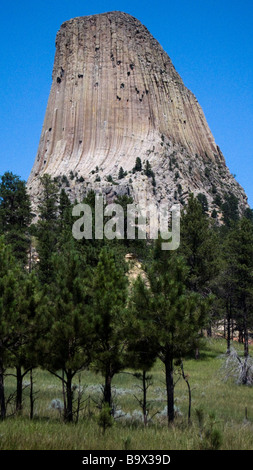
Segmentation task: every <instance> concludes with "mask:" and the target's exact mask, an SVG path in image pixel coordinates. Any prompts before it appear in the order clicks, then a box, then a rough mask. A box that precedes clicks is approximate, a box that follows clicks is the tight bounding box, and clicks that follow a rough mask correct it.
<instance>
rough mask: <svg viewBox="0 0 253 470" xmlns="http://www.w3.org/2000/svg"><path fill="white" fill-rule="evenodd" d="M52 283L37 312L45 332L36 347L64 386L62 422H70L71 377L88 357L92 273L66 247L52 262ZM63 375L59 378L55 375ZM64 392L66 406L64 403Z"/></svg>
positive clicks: (45, 366)
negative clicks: (63, 419) (60, 372)
mask: <svg viewBox="0 0 253 470" xmlns="http://www.w3.org/2000/svg"><path fill="white" fill-rule="evenodd" d="M52 262H53V268H54V271H53V273H54V280H53V282H52V284H51V287H50V290H49V291H48V298H47V300H46V302H44V303H43V305H42V306H41V308H40V312H39V316H40V322H41V324H44V327H45V329H46V331H45V333H44V335H43V338H41V340H40V343H39V348H40V353H41V354H40V361H41V365H42V366H43V367H44V368H47V369H48V370H49V371H50V372H52V373H53V374H54V375H56V377H58V378H59V379H60V380H61V381H62V384H63V390H64V403H66V404H65V410H64V411H65V413H64V414H65V420H66V421H68V422H70V421H73V414H74V412H73V390H72V381H73V378H74V376H75V375H76V374H77V373H78V372H79V371H81V370H83V369H84V368H85V367H87V366H88V364H89V361H90V353H91V349H92V348H91V332H90V325H91V318H90V306H89V303H90V300H89V299H90V292H89V284H90V283H91V281H90V280H91V273H90V270H89V269H88V268H87V267H86V262H85V259H84V257H82V256H81V255H80V253H78V252H77V250H76V249H75V248H74V246H73V243H69V245H66V246H65V247H64V249H63V251H62V252H61V253H59V254H55V255H54V256H53V259H52ZM59 370H61V371H62V375H59V373H58V371H59ZM65 391H66V398H67V399H66V402H65Z"/></svg>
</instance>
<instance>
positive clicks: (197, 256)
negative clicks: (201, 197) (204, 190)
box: [179, 195, 219, 295]
mask: <svg viewBox="0 0 253 470" xmlns="http://www.w3.org/2000/svg"><path fill="white" fill-rule="evenodd" d="M209 224H210V221H209V219H208V218H207V216H206V215H205V214H204V213H203V210H202V205H201V203H200V202H199V201H198V199H196V198H194V196H193V195H190V197H189V200H188V204H187V207H186V209H185V211H184V212H183V214H182V217H181V233H180V239H181V245H180V249H179V251H180V253H181V254H182V255H183V256H184V258H185V260H186V264H187V266H188V267H189V279H188V282H189V284H188V287H189V289H190V290H192V291H194V292H199V293H201V294H202V295H206V294H208V293H210V282H211V280H212V279H213V278H214V277H215V276H216V275H217V273H218V256H219V249H218V245H219V242H218V238H217V235H216V232H215V231H214V229H212V228H211V227H210V225H209Z"/></svg>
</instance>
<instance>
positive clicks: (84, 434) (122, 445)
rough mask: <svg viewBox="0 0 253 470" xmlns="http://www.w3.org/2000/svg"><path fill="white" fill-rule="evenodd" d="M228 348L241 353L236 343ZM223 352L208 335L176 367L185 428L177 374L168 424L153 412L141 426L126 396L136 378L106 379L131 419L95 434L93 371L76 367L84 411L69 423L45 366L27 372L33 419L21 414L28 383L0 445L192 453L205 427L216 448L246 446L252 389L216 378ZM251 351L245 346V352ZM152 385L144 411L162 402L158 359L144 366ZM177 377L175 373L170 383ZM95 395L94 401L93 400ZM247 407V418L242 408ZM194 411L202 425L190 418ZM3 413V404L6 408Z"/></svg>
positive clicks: (9, 381) (204, 442)
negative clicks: (180, 369) (195, 353)
mask: <svg viewBox="0 0 253 470" xmlns="http://www.w3.org/2000/svg"><path fill="white" fill-rule="evenodd" d="M236 347H237V348H238V349H239V350H241V351H242V348H241V346H240V345H238V344H236ZM225 351H226V343H225V341H224V340H223V339H208V340H207V343H206V347H205V349H203V350H202V351H201V354H200V359H199V360H195V359H187V360H185V361H184V371H185V373H186V374H187V375H188V379H189V382H190V386H191V392H192V423H191V425H188V421H187V412H188V391H187V386H186V383H185V382H184V380H183V379H182V378H180V379H179V380H178V382H177V383H176V387H175V405H176V409H177V410H178V414H177V416H176V419H175V422H174V424H173V425H171V426H170V427H169V428H168V426H167V421H166V417H163V416H161V415H158V414H157V415H156V416H155V417H154V418H153V420H152V422H151V423H149V425H148V426H147V427H146V428H144V426H143V423H142V421H140V420H138V413H139V412H140V408H139V405H138V402H137V400H136V399H135V398H134V395H140V391H139V389H138V385H139V383H138V380H137V379H136V378H134V377H133V376H132V375H131V374H130V373H128V372H129V371H125V373H121V374H118V375H117V376H116V377H115V378H114V381H113V388H114V400H115V403H116V408H117V409H118V410H122V411H123V412H125V413H128V416H129V414H131V415H132V416H135V415H136V416H137V418H136V419H134V418H132V419H116V420H115V423H114V425H113V426H112V427H111V428H109V429H107V430H106V432H105V434H103V432H102V429H101V428H100V427H99V425H98V420H97V416H98V409H97V407H96V403H95V402H96V400H97V401H99V399H100V395H101V392H100V384H101V383H103V380H102V378H101V377H100V376H99V375H95V374H94V373H93V372H92V371H84V372H83V373H82V375H81V385H82V386H83V387H84V398H88V397H90V399H89V400H88V399H87V401H86V402H85V408H84V410H83V411H82V412H81V413H80V418H79V421H78V423H77V424H74V423H71V424H64V423H63V421H62V416H61V415H60V413H59V411H58V410H56V409H52V408H51V407H50V404H51V402H52V400H54V399H60V400H62V395H61V383H60V381H59V380H57V378H55V377H54V376H52V375H51V374H49V373H48V372H46V371H42V370H36V371H35V372H34V380H35V384H34V387H35V391H36V392H37V394H36V402H35V416H34V419H33V420H32V421H31V420H30V419H29V398H28V394H29V387H28V388H27V389H26V390H25V391H24V407H23V411H22V415H19V416H16V415H14V416H12V417H9V418H7V419H6V420H5V421H4V422H2V423H0V449H1V450H20V449H22V450H122V449H123V450H195V449H196V450H198V449H201V448H203V447H204V448H212V445H213V444H212V442H211V438H210V435H211V434H210V432H211V431H212V430H213V429H215V430H216V431H217V432H218V435H219V436H220V439H221V440H219V445H218V447H219V448H220V449H221V450H252V449H253V400H252V391H253V390H252V387H247V386H239V385H236V384H235V383H234V382H233V381H232V380H229V381H227V382H225V381H224V380H223V378H222V376H221V372H220V370H221V365H222V362H223V359H222V356H223V355H224V353H225ZM251 352H252V351H251ZM151 374H152V376H153V385H152V386H151V387H150V389H149V390H148V399H149V401H150V406H151V411H150V414H151V415H152V414H153V413H156V412H157V411H162V410H163V409H164V407H165V405H166V393H165V384H164V372H163V365H162V364H161V363H159V362H157V363H156V365H155V367H154V368H153V370H152V371H151ZM177 378H179V376H177V375H175V380H177ZM14 389H15V381H14V379H13V378H12V377H11V376H10V377H7V378H6V392H7V393H6V394H7V395H8V394H9V393H11V392H13V390H14ZM94 400H95V401H94ZM246 408H247V419H246V416H245V409H246ZM196 410H201V413H202V417H203V423H202V426H200V423H199V421H198V418H197V413H196ZM8 412H9V413H10V414H11V412H12V409H11V406H9V408H8Z"/></svg>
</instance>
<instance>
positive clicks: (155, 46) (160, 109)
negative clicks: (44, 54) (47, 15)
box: [28, 12, 247, 211]
mask: <svg viewBox="0 0 253 470" xmlns="http://www.w3.org/2000/svg"><path fill="white" fill-rule="evenodd" d="M137 157H139V158H140V159H141V162H142V168H145V164H146V162H147V160H148V162H149V164H150V165H151V168H152V173H153V179H151V178H150V177H149V176H148V175H147V174H145V171H138V172H133V171H132V170H133V167H134V165H135V162H136V158H137ZM120 168H121V176H120V178H119V170H120ZM122 170H123V171H122ZM44 173H48V174H50V175H52V177H53V178H56V180H57V181H59V182H60V183H61V184H62V185H63V187H64V188H65V190H66V191H67V192H68V193H69V195H70V198H72V199H73V200H74V199H76V198H77V199H79V200H81V199H82V197H84V196H85V194H86V193H87V191H89V190H90V189H94V190H95V191H102V192H103V193H104V194H105V195H106V197H107V198H108V199H110V198H112V199H113V197H114V196H115V195H117V194H125V193H126V194H129V195H132V196H133V197H134V198H135V199H136V200H137V201H139V200H141V199H145V200H150V199H153V200H156V201H157V202H161V201H166V200H168V201H170V202H171V203H172V202H174V201H180V202H181V203H182V204H183V203H184V202H185V201H186V200H187V197H188V195H189V193H191V192H193V193H194V194H195V195H197V194H199V193H201V194H204V195H205V196H206V198H207V200H208V203H209V207H210V209H211V208H216V209H217V210H218V211H219V207H218V206H217V204H216V202H215V201H216V199H215V197H217V194H218V195H219V197H220V199H221V200H222V199H223V198H224V197H225V196H226V194H231V193H232V194H233V195H235V196H236V198H237V199H238V203H239V207H240V208H241V209H242V208H243V207H246V206H247V197H246V195H245V193H244V191H243V189H242V188H241V187H240V185H239V184H238V183H237V182H236V181H235V179H234V177H233V176H232V175H231V174H230V172H229V170H228V168H227V167H226V164H225V160H224V157H223V155H222V152H221V150H220V149H219V147H218V146H217V145H216V143H215V139H214V137H213V135H212V133H211V130H210V129H209V127H208V124H207V122H206V119H205V116H204V113H203V111H202V109H201V107H200V105H199V104H198V101H197V99H196V97H195V96H194V95H193V93H192V92H191V91H189V90H188V89H187V88H186V87H185V85H184V84H183V81H182V79H181V78H180V76H179V74H178V73H177V72H176V70H175V68H174V66H173V64H172V63H171V60H170V58H169V57H168V55H167V53H166V52H165V51H164V50H163V48H162V47H161V45H160V44H159V43H158V42H157V40H156V39H154V37H153V36H152V35H151V34H150V33H149V31H148V30H147V28H146V27H145V26H143V25H142V24H141V23H140V21H138V20H137V19H135V18H133V17H132V16H130V15H128V14H126V13H121V12H109V13H103V14H99V15H93V16H87V17H78V18H74V19H71V20H69V21H66V22H65V23H63V24H62V26H61V28H60V30H59V32H58V33H57V37H56V52H55V61H54V67H53V75H52V87H51V91H50V96H49V100H48V104H47V109H46V115H45V119H44V124H43V128H42V132H41V138H40V142H39V147H38V153H37V156H36V159H35V162H34V166H33V168H32V171H31V174H30V176H29V179H28V190H29V192H30V194H31V197H32V201H33V202H34V203H35V204H36V200H37V198H38V197H39V193H40V185H39V177H40V176H42V175H43V174H44Z"/></svg>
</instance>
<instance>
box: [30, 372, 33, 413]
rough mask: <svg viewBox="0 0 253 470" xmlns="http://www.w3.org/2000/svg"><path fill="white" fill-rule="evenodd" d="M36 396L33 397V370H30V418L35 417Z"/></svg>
mask: <svg viewBox="0 0 253 470" xmlns="http://www.w3.org/2000/svg"><path fill="white" fill-rule="evenodd" d="M33 408H34V397H33V370H32V369H31V370H30V419H33Z"/></svg>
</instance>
